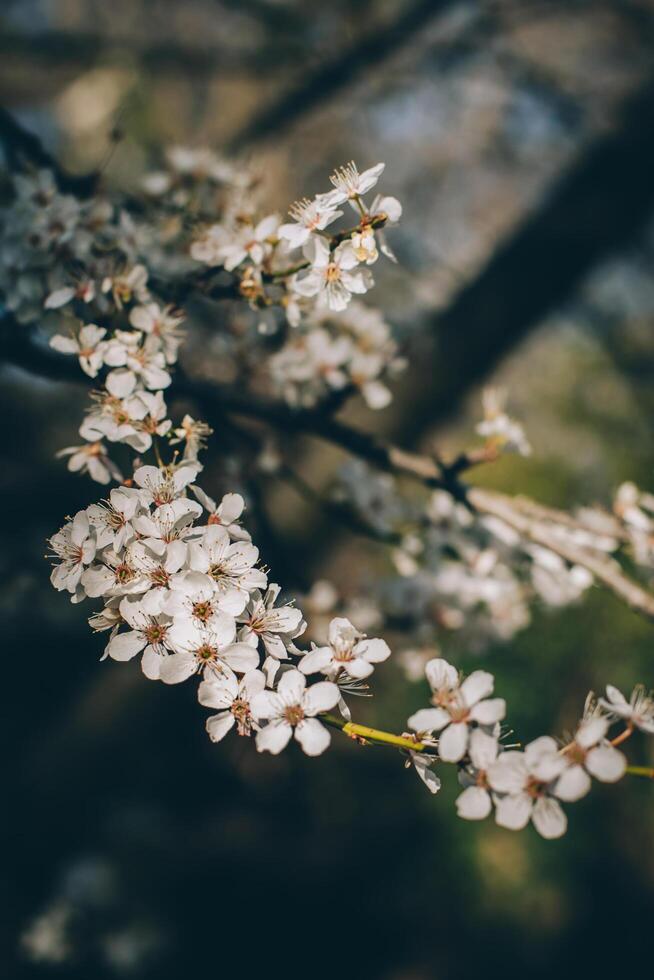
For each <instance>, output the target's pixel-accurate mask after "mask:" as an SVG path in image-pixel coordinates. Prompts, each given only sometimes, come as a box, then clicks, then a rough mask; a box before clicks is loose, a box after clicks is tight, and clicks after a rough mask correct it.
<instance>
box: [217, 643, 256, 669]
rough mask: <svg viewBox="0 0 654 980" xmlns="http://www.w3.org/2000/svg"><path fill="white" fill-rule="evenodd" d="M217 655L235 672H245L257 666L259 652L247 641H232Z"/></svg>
mask: <svg viewBox="0 0 654 980" xmlns="http://www.w3.org/2000/svg"><path fill="white" fill-rule="evenodd" d="M219 656H220V659H221V660H224V661H225V663H226V664H227V665H228V666H229V667H231V668H232V670H235V671H236V673H237V674H245V673H247V671H248V670H254V669H255V668H256V667H258V666H259V654H258V653H257V651H256V650H254V649H253V648H252V647H251V646H250V645H249V644H248V643H233V644H232V645H231V646H228V647H225V649H224V650H221V651H220V653H219Z"/></svg>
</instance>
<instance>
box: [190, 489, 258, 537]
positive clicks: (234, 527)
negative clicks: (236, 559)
mask: <svg viewBox="0 0 654 980" xmlns="http://www.w3.org/2000/svg"><path fill="white" fill-rule="evenodd" d="M189 489H190V490H191V493H193V494H195V496H196V497H197V499H198V500H199V501H200V503H201V504H202V506H203V507H204V509H205V510H206V511H207V512H208V514H209V516H208V518H207V524H221V525H222V526H223V527H224V528H225V529H226V531H227V533H228V534H229V536H230V538H233V539H234V540H235V541H249V540H250V533H249V531H246V530H245V528H243V527H241V525H240V524H239V523H238V520H239V518H240V516H241V514H242V513H243V511H244V510H245V501H244V500H243V497H242V496H241V495H240V493H226V494H225V496H224V497H223V498H222V500H221V501H220V503H219V504H216V501H215V500H213V499H212V498H211V497H210V496H209V495H208V494H206V493H205V492H204V490H201V489H200V487H197V486H192V487H190V488H189Z"/></svg>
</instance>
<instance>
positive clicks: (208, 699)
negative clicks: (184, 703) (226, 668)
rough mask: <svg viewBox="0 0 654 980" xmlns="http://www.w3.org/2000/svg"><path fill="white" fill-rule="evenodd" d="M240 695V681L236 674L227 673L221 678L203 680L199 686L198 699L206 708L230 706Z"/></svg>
mask: <svg viewBox="0 0 654 980" xmlns="http://www.w3.org/2000/svg"><path fill="white" fill-rule="evenodd" d="M237 696H238V681H237V680H236V676H235V674H232V673H231V672H230V673H229V674H228V673H225V674H224V675H223V676H222V677H221V678H220V680H213V679H211V680H206V681H202V683H201V684H200V686H199V688H198V701H199V702H200V704H203V705H204V707H205V708H218V709H225V708H229V707H230V706H231V704H232V701H233V700H234V698H236V697H237Z"/></svg>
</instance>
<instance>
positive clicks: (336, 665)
mask: <svg viewBox="0 0 654 980" xmlns="http://www.w3.org/2000/svg"><path fill="white" fill-rule="evenodd" d="M390 654H391V651H390V649H389V646H388V644H387V643H386V642H385V641H384V640H379V639H368V637H366V636H364V634H363V633H360V632H359V631H358V630H357V629H356V627H354V626H353V625H352V623H351V622H350V621H349V619H344V618H341V617H337V618H336V619H332V621H331V623H330V625H329V640H328V645H327V646H324V647H315V648H314V649H313V650H311V651H310V652H309V653H307V654H305V655H304V657H303V658H302V660H301V661H300V670H301V671H302V672H303V673H304V674H315V673H318V672H320V673H323V674H326V675H327V676H328V677H329V678H331V679H335V678H336V676H337V674H338V673H339V672H340V671H341V670H344V671H345V672H346V673H347V674H349V676H350V677H353V678H355V679H356V680H363V679H364V678H365V677H369V676H370V675H371V674H372V672H373V670H374V669H375V664H378V663H383V661H384V660H387V659H388V657H390Z"/></svg>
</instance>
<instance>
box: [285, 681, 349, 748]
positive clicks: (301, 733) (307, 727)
mask: <svg viewBox="0 0 654 980" xmlns="http://www.w3.org/2000/svg"><path fill="white" fill-rule="evenodd" d="M316 686H318V685H316ZM332 687H336V685H335V684H333V685H332ZM336 690H337V691H338V688H336ZM295 737H296V739H297V740H298V742H299V743H300V745H301V746H302V749H303V751H304V752H305V753H306V755H313V756H315V755H322V753H323V752H324V751H325V749H327V748H328V747H329V743H330V742H331V740H332V737H331V735H330V734H329V732H328V731H327V729H326V728H325V726H324V725H321V724H320V722H319V721H318V719H317V718H305V719H304V721H301V722H300V724H299V725H298V726H297V728H296V729H295Z"/></svg>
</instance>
